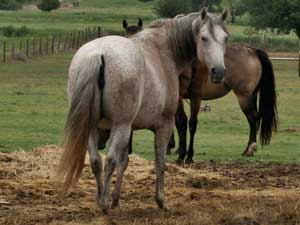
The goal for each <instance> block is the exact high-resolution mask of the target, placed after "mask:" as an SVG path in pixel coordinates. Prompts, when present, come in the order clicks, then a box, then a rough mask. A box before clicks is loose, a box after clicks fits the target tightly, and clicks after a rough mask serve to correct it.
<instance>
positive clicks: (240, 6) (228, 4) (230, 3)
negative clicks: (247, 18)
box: [223, 0, 247, 23]
mask: <svg viewBox="0 0 300 225" xmlns="http://www.w3.org/2000/svg"><path fill="white" fill-rule="evenodd" d="M223 6H224V7H225V8H227V9H228V10H229V12H230V15H231V23H235V21H236V17H237V16H241V15H243V14H244V13H245V12H246V11H247V6H246V5H245V4H244V2H243V1H242V0H223Z"/></svg>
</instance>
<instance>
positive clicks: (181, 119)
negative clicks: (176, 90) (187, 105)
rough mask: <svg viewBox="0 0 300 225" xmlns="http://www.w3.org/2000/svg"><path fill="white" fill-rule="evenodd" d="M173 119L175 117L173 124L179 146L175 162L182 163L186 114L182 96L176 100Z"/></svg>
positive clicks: (184, 150) (184, 152)
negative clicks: (176, 105)
mask: <svg viewBox="0 0 300 225" xmlns="http://www.w3.org/2000/svg"><path fill="white" fill-rule="evenodd" d="M175 119H176V121H175V124H176V128H177V130H178V136H179V146H178V152H179V156H178V159H177V161H176V162H177V163H183V162H184V158H185V156H186V131H187V116H186V114H185V112H184V104H183V100H182V98H180V100H179V102H178V109H177V112H176V116H175Z"/></svg>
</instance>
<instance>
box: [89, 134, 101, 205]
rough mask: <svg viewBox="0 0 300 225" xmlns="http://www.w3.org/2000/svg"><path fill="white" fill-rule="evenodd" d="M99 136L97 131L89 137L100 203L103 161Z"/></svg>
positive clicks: (92, 166)
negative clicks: (99, 146)
mask: <svg viewBox="0 0 300 225" xmlns="http://www.w3.org/2000/svg"><path fill="white" fill-rule="evenodd" d="M98 140H99V134H98V131H97V129H94V130H92V131H91V133H90V136H89V148H88V151H89V155H90V162H91V168H92V171H93V174H94V176H95V179H96V183H97V197H96V198H97V199H96V200H97V202H98V203H99V201H100V197H101V191H102V159H101V156H100V155H99V154H98V152H97V147H98Z"/></svg>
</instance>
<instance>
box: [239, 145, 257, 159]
mask: <svg viewBox="0 0 300 225" xmlns="http://www.w3.org/2000/svg"><path fill="white" fill-rule="evenodd" d="M256 151H257V144H256V143H252V144H251V145H250V146H249V147H248V148H247V149H246V150H245V151H244V152H243V154H242V156H246V157H251V156H254V152H256Z"/></svg>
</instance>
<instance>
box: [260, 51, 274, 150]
mask: <svg viewBox="0 0 300 225" xmlns="http://www.w3.org/2000/svg"><path fill="white" fill-rule="evenodd" d="M256 55H257V57H258V58H259V61H260V63H261V66H262V74H261V78H260V82H259V91H260V96H259V122H258V125H260V142H261V144H262V145H266V144H269V143H270V140H271V137H272V131H274V132H276V131H277V121H278V115H277V99H276V89H275V76H274V71H273V66H272V63H271V61H270V59H269V57H268V55H267V53H266V52H265V51H263V50H260V49H256ZM258 127H259V126H258Z"/></svg>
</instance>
